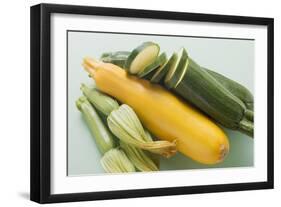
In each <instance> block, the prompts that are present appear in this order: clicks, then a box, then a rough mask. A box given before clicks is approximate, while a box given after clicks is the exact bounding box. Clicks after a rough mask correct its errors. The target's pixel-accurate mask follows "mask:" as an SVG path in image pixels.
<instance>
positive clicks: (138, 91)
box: [84, 59, 229, 164]
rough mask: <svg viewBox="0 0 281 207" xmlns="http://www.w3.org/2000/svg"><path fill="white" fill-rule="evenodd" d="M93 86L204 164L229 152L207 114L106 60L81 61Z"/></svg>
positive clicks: (187, 154) (219, 159)
mask: <svg viewBox="0 0 281 207" xmlns="http://www.w3.org/2000/svg"><path fill="white" fill-rule="evenodd" d="M84 67H85V69H86V70H87V71H88V72H90V74H91V75H92V77H93V78H94V80H95V82H96V84H97V87H98V88H99V89H100V90H101V91H103V92H104V93H107V94H109V95H111V96H112V97H114V98H116V99H118V100H119V101H120V102H122V103H125V104H128V105H129V106H131V107H132V108H133V109H134V110H135V112H136V113H137V115H138V117H139V118H140V120H141V122H142V123H143V125H144V126H145V127H146V128H147V129H148V130H149V131H151V132H152V133H153V134H154V135H155V136H157V137H158V138H160V139H163V140H168V141H173V140H175V139H176V140H177V149H178V150H179V151H180V152H181V153H183V154H184V155H186V156H188V157H190V158H192V159H193V160H196V161H198V162H201V163H204V164H215V163H218V162H221V161H222V160H223V159H224V157H225V156H226V154H227V153H228V151H229V142H228V138H227V136H226V135H225V133H224V132H223V131H222V129H221V128H219V127H218V126H217V125H216V124H215V123H214V122H212V121H211V120H210V119H209V118H208V117H206V116H204V115H203V114H202V113H200V112H199V111H198V110H196V109H194V108H193V107H191V106H190V105H188V104H187V103H186V102H184V101H183V100H181V99H179V98H178V97H176V96H175V95H173V94H172V93H170V92H169V91H167V90H166V89H164V88H163V87H161V86H160V85H158V84H152V83H150V82H149V81H147V80H143V79H139V78H137V77H135V76H130V75H128V74H127V73H126V71H125V70H123V69H121V68H119V67H118V66H115V65H113V64H110V63H100V62H96V61H94V60H91V59H85V60H84Z"/></svg>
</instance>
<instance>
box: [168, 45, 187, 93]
mask: <svg viewBox="0 0 281 207" xmlns="http://www.w3.org/2000/svg"><path fill="white" fill-rule="evenodd" d="M177 55H178V58H177V60H176V61H175V63H174V64H173V65H172V67H170V69H169V71H168V73H167V75H166V77H165V85H166V86H167V87H168V88H173V87H175V85H176V84H177V83H178V81H179V79H180V77H181V76H182V72H183V71H184V70H185V66H186V61H187V59H188V55H187V52H186V50H185V49H184V48H181V49H180V51H179V52H178V54H177Z"/></svg>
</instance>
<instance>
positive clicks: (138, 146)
mask: <svg viewBox="0 0 281 207" xmlns="http://www.w3.org/2000/svg"><path fill="white" fill-rule="evenodd" d="M67 41H68V42H67V50H68V51H67V54H68V56H67V57H68V59H67V61H68V175H69V176H72V175H74V176H82V175H94V174H99V173H127V172H151V171H165V170H191V169H206V168H225V167H251V166H253V161H254V154H253V150H254V94H253V91H254V83H253V77H254V72H255V71H254V56H255V55H254V47H255V41H254V39H239V38H223V37H220V38H216V37H196V36H195V37H193V36H173V35H153V34H122V33H111V32H95V31H68V32H67ZM105 73H106V74H105ZM119 76H120V77H119ZM96 78H97V79H98V80H96ZM97 81H98V82H97Z"/></svg>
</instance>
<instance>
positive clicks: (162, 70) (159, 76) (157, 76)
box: [150, 53, 178, 83]
mask: <svg viewBox="0 0 281 207" xmlns="http://www.w3.org/2000/svg"><path fill="white" fill-rule="evenodd" d="M177 57H178V55H177V53H173V55H172V56H171V57H170V58H169V60H168V61H166V62H165V63H164V64H163V65H162V66H161V67H159V68H158V69H157V71H156V72H155V73H154V75H153V76H152V78H151V79H150V81H151V82H152V83H160V82H162V80H163V78H164V77H165V75H166V73H167V72H168V71H169V69H170V67H172V65H173V64H174V63H175V62H176V61H177Z"/></svg>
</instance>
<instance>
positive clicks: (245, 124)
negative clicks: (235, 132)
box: [239, 117, 254, 138]
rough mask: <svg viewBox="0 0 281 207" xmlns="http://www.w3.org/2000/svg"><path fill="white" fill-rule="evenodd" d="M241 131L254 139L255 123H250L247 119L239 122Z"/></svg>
mask: <svg viewBox="0 0 281 207" xmlns="http://www.w3.org/2000/svg"><path fill="white" fill-rule="evenodd" d="M239 130H240V131H241V132H243V133H245V134H247V135H248V136H250V137H252V138H254V123H253V122H252V121H249V120H248V119H247V118H246V117H244V118H243V119H242V120H241V121H240V122H239Z"/></svg>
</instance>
